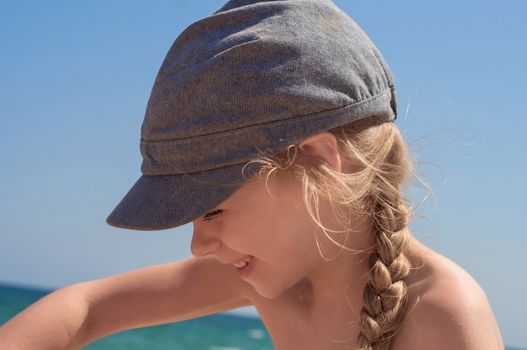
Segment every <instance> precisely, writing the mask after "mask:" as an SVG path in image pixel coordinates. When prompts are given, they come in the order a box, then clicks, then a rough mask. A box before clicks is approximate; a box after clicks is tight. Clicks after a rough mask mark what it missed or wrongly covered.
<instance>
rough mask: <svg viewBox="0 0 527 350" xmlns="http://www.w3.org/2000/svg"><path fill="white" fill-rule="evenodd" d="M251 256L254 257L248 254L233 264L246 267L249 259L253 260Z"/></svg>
mask: <svg viewBox="0 0 527 350" xmlns="http://www.w3.org/2000/svg"><path fill="white" fill-rule="evenodd" d="M251 258H252V257H251V256H246V257H243V258H242V259H240V260H238V261H235V262H233V263H232V264H233V265H234V266H236V267H237V268H239V269H241V268H243V267H245V266H246V265H247V264H248V263H249V261H251Z"/></svg>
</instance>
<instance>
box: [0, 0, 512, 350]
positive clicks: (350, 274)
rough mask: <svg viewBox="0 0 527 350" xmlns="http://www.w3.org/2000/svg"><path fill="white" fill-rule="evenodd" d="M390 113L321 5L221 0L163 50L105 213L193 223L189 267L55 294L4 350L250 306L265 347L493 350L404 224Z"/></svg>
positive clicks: (461, 276)
mask: <svg viewBox="0 0 527 350" xmlns="http://www.w3.org/2000/svg"><path fill="white" fill-rule="evenodd" d="M396 117H397V104H396V90H395V85H394V81H393V77H392V74H391V72H390V69H389V67H388V65H387V64H386V62H385V61H384V59H383V57H382V55H381V54H380V52H379V51H378V50H377V48H376V47H375V45H374V44H373V43H372V42H371V41H370V39H369V38H368V37H367V35H366V34H365V33H364V32H363V31H362V30H361V29H360V28H359V27H358V26H357V24H356V23H355V22H354V21H353V20H352V19H351V18H349V16H348V15H346V14H345V13H344V12H343V11H342V10H340V9H339V8H338V7H336V6H335V5H334V4H333V3H332V2H331V1H330V0H288V1H254V0H253V1H248V0H232V1H229V2H227V3H226V4H225V5H224V6H223V7H222V8H220V9H219V10H218V11H216V12H214V13H213V14H211V15H210V16H208V17H206V18H203V19H201V20H199V21H197V22H195V23H193V24H191V25H190V26H189V27H187V28H186V29H185V30H184V31H183V33H182V34H181V35H180V36H179V37H178V38H177V39H176V40H175V42H174V44H173V45H172V47H171V48H170V50H169V52H168V54H167V56H166V58H165V59H164V61H163V64H162V66H161V68H160V70H159V73H158V75H157V77H156V80H155V82H154V87H153V89H152V93H151V96H150V99H149V101H148V106H147V111H146V115H145V119H144V122H143V125H142V128H141V153H142V155H143V164H142V166H141V170H142V172H143V175H142V176H141V178H140V179H139V180H138V181H137V182H136V184H135V185H134V186H133V187H132V189H131V190H130V191H129V192H128V194H127V195H126V196H125V197H124V198H123V199H122V201H121V202H120V203H119V205H118V206H117V207H116V208H115V209H114V211H113V212H112V213H111V214H110V216H109V217H108V219H107V222H108V223H109V224H110V225H113V226H117V227H123V228H128V229H135V230H161V229H167V228H172V227H177V226H180V225H183V224H186V223H190V222H192V224H193V228H194V233H193V239H192V245H191V251H192V254H193V257H192V258H189V259H186V260H183V261H177V262H174V263H170V264H162V265H156V266H152V267H148V268H144V269H140V270H137V271H131V272H128V273H124V274H121V275H116V276H111V277H107V278H104V279H100V280H94V281H86V282H83V283H79V284H75V285H72V286H68V287H66V288H63V289H60V290H58V291H56V292H54V293H52V294H50V295H48V296H46V297H45V298H43V299H41V300H39V301H38V302H37V303H35V304H34V305H32V306H31V307H29V308H28V309H26V310H25V311H24V312H22V313H20V314H19V315H17V316H16V317H15V318H13V319H12V320H10V321H9V322H8V323H6V324H5V325H4V326H3V327H2V328H1V329H0V341H1V342H2V344H3V348H6V349H11V348H13V349H15V348H16V349H35V348H39V349H76V348H79V347H80V346H83V345H85V344H88V343H90V342H92V341H94V340H96V339H98V338H101V337H103V336H106V335H109V334H112V333H115V332H119V331H122V330H125V329H130V328H136V327H145V326H149V325H156V324H163V323H168V322H177V321H182V320H188V319H191V318H196V317H200V316H205V315H210V314H212V313H218V312H223V311H226V310H230V309H233V308H238V307H242V306H247V305H254V306H255V307H256V309H257V310H258V312H259V313H260V315H261V318H262V320H263V322H264V324H265V325H266V327H267V329H268V331H269V333H270V335H271V337H272V339H273V342H274V345H275V348H276V349H277V350H293V349H300V348H302V349H317V350H321V349H323V350H331V349H361V350H366V349H392V350H403V349H404V350H412V349H415V350H417V349H429V350H435V349H437V350H439V349H465V350H476V349H477V350H498V349H503V341H502V339H501V336H500V332H499V329H498V327H497V324H496V321H495V319H494V316H493V314H492V310H491V308H490V306H489V304H488V301H487V298H486V296H485V293H484V292H483V290H482V289H481V288H480V287H479V285H478V284H477V282H476V281H475V280H474V279H473V278H472V277H471V276H470V275H469V274H467V273H466V272H465V271H464V270H463V269H462V268H460V267H459V266H457V265H456V264H455V263H453V262H451V261H450V260H448V259H447V258H445V257H443V256H441V255H439V254H438V253H436V252H434V251H432V250H431V249H429V248H428V247H426V246H424V245H423V244H422V243H420V242H419V241H418V240H417V239H416V238H415V237H414V236H413V234H412V233H411V232H410V230H409V229H408V224H409V222H410V220H411V217H412V211H411V209H410V205H409V203H407V201H405V199H404V198H403V193H402V186H403V185H404V182H405V181H406V179H407V177H408V175H410V174H413V172H414V169H413V162H412V158H411V155H410V154H409V153H408V148H407V146H406V144H405V142H404V140H403V139H402V137H401V133H400V132H399V130H398V128H397V126H396V124H395V120H396ZM50 312H53V315H54V317H53V318H49V316H48V315H49V313H50ZM59 316H60V317H59ZM6 344H7V345H6Z"/></svg>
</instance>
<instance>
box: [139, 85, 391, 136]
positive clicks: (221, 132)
mask: <svg viewBox="0 0 527 350" xmlns="http://www.w3.org/2000/svg"><path fill="white" fill-rule="evenodd" d="M387 93H390V94H391V87H390V86H389V87H387V88H385V89H384V90H382V91H381V92H379V93H378V94H376V95H374V96H371V97H369V98H367V99H364V100H361V101H358V102H355V103H350V104H347V105H345V106H341V107H336V108H330V109H325V110H322V111H317V112H313V113H309V114H303V115H300V116H294V117H291V118H287V119H279V120H274V121H271V122H266V123H258V124H252V125H249V126H244V127H240V128H236V129H230V130H226V131H220V132H213V133H209V134H204V135H197V136H191V137H186V138H177V139H166V140H157V141H149V140H146V139H144V138H142V137H141V140H140V142H141V143H146V144H158V143H163V142H171V143H189V142H192V141H194V140H195V139H203V138H205V139H206V138H214V137H215V136H218V135H222V134H229V133H237V132H241V131H242V130H247V129H252V128H255V127H258V126H262V125H272V124H274V123H283V122H285V121H290V120H293V119H296V118H302V119H306V118H307V119H309V118H315V117H317V116H319V115H320V114H323V113H327V112H331V111H338V110H341V109H345V108H350V107H355V106H360V105H362V104H365V103H367V102H371V101H372V100H376V99H377V98H380V97H382V96H384V95H385V94H387ZM390 109H391V107H390Z"/></svg>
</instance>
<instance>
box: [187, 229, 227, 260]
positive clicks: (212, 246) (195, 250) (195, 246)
mask: <svg viewBox="0 0 527 350" xmlns="http://www.w3.org/2000/svg"><path fill="white" fill-rule="evenodd" d="M220 246H221V241H220V240H219V239H218V238H216V237H214V236H213V235H212V234H208V235H207V234H204V233H203V231H199V230H196V228H194V232H193V233H192V242H191V244H190V251H191V252H192V255H194V256H195V257H199V256H205V255H209V254H211V253H213V252H215V251H216V250H218V248H220Z"/></svg>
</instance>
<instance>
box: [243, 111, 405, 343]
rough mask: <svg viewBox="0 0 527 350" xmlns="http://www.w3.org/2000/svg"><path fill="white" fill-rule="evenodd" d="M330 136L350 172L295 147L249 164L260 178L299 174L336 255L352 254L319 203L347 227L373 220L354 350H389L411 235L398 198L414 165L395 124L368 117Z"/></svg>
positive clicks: (400, 309) (401, 303)
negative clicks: (361, 218)
mask: <svg viewBox="0 0 527 350" xmlns="http://www.w3.org/2000/svg"><path fill="white" fill-rule="evenodd" d="M328 132H330V133H332V134H333V135H335V137H336V139H337V144H338V147H339V150H340V154H341V159H342V160H343V162H342V164H344V161H346V162H347V163H349V164H352V165H353V167H352V168H353V171H351V172H346V171H344V170H345V169H344V168H343V169H342V171H338V170H335V169H333V168H331V167H330V166H328V165H326V164H318V165H317V166H309V165H307V164H308V163H304V162H303V161H302V159H303V158H302V157H297V153H298V146H297V145H290V146H289V147H288V148H287V149H286V150H285V151H283V152H281V153H278V154H276V155H272V156H266V155H262V156H261V157H259V158H258V159H255V160H252V161H251V162H249V163H258V164H259V165H261V168H260V172H259V174H260V175H262V174H264V175H266V176H270V175H271V174H272V173H280V172H284V171H285V172H289V173H290V174H293V175H295V176H297V177H298V178H299V179H300V181H301V184H302V187H303V197H304V205H305V207H306V209H307V211H308V213H309V215H310V217H311V218H312V220H313V221H314V222H315V223H316V225H317V226H319V227H320V228H321V229H322V230H323V232H324V234H325V236H326V237H328V238H329V239H330V240H331V241H332V242H334V243H335V244H337V245H339V247H341V249H347V250H351V249H350V248H348V247H345V246H344V245H340V244H339V243H338V242H335V241H334V240H333V239H332V238H331V237H329V235H328V234H327V231H328V229H327V228H326V227H324V225H323V224H322V223H321V222H320V219H319V218H320V215H319V211H318V209H319V208H318V203H319V200H320V197H324V198H326V199H328V200H329V201H330V203H332V204H331V205H332V207H333V209H334V212H335V214H336V216H337V219H338V220H339V222H340V223H342V224H343V227H345V228H346V229H348V228H350V221H351V220H350V217H351V215H350V214H351V213H359V214H361V215H365V217H368V218H370V219H371V231H372V232H373V233H374V235H375V237H374V241H375V242H376V244H375V246H374V247H372V248H373V251H372V252H371V253H370V255H369V260H368V266H369V276H368V277H369V281H368V283H367V284H366V286H365V289H364V292H363V301H364V306H363V308H362V309H361V311H360V321H359V325H360V333H359V335H358V339H357V342H358V344H359V349H360V350H366V349H374V350H378V349H379V350H381V349H382V350H384V349H389V348H390V344H391V340H392V338H393V336H394V335H395V334H396V333H397V331H398V330H399V329H400V327H401V325H402V321H403V320H404V318H405V316H406V314H407V312H408V305H407V303H408V296H407V286H406V283H405V281H404V279H405V277H406V276H407V275H408V274H409V271H410V269H411V264H410V262H409V260H408V259H407V258H406V256H405V254H404V249H405V247H406V243H407V239H408V237H409V236H410V232H409V231H408V229H407V225H408V223H409V221H410V218H411V216H412V211H411V210H410V209H409V208H410V206H409V203H407V202H406V201H405V200H404V199H403V198H402V191H401V185H402V183H403V180H405V178H406V175H407V174H408V173H410V172H412V173H413V170H414V165H413V164H414V161H413V159H412V158H411V154H410V152H409V151H408V148H407V145H406V144H405V142H404V140H403V138H402V136H401V133H400V131H399V129H398V128H397V126H396V125H395V124H394V123H393V122H385V121H382V120H379V119H378V118H375V117H369V118H365V119H362V120H358V121H354V122H352V123H350V124H347V125H343V126H339V127H336V128H333V129H331V130H328ZM291 153H292V154H293V156H292V157H291ZM334 204H336V205H334ZM335 210H336V211H335ZM330 231H331V230H330ZM332 232H340V231H332ZM347 233H349V232H347ZM317 243H318V241H317ZM319 251H320V247H319ZM321 255H322V254H321Z"/></svg>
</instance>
